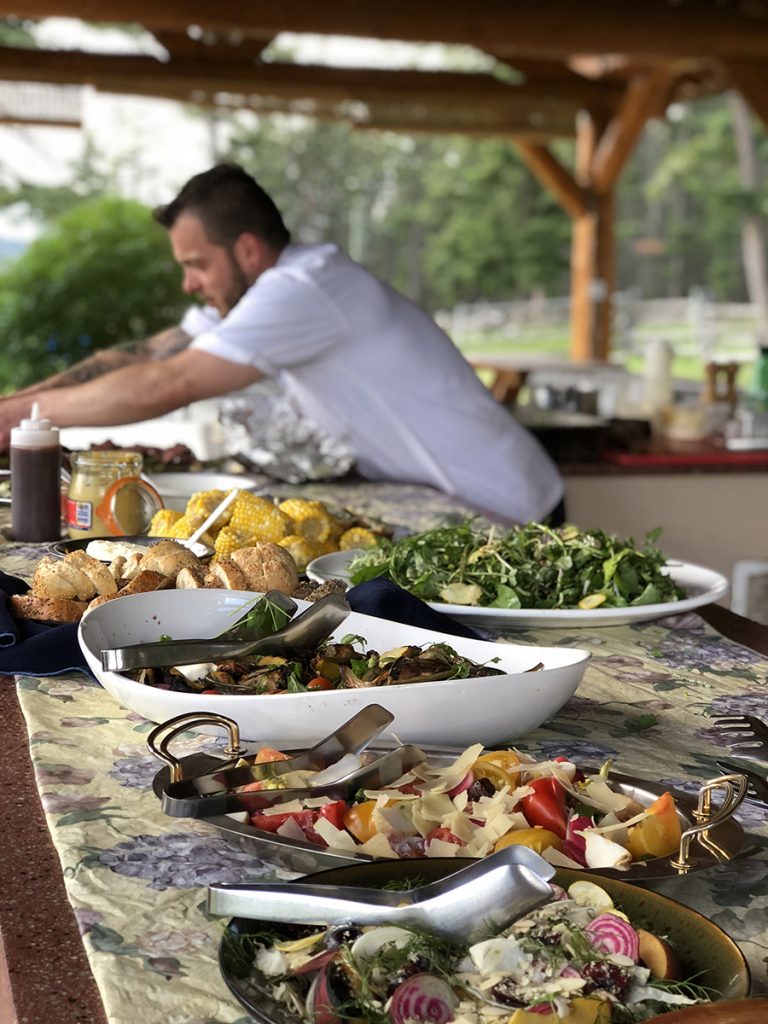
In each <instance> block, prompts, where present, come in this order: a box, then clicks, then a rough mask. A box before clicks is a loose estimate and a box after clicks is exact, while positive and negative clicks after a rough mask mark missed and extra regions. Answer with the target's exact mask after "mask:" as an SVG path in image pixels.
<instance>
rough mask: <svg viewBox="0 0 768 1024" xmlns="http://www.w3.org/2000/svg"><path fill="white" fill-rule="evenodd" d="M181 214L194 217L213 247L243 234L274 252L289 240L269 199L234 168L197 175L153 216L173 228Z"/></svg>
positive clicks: (226, 166)
mask: <svg viewBox="0 0 768 1024" xmlns="http://www.w3.org/2000/svg"><path fill="white" fill-rule="evenodd" d="M182 213H191V214H194V216H195V217H197V218H198V219H199V220H200V221H201V223H202V225H203V227H204V229H205V233H206V235H207V237H208V240H209V241H210V242H213V243H214V245H226V246H232V245H234V243H235V242H236V241H237V239H238V238H239V237H240V235H242V234H243V232H244V231H248V232H250V233H252V234H254V235H257V236H258V237H259V238H261V239H263V240H264V241H265V242H266V243H267V244H268V245H270V246H272V248H274V249H277V250H280V249H282V248H283V247H284V246H286V245H287V244H288V242H290V240H291V235H290V232H289V231H288V229H287V228H286V226H285V224H284V223H283V218H282V216H281V214H280V211H279V210H278V208H277V207H276V206H275V204H274V202H273V201H272V199H271V198H270V197H269V196H268V195H267V193H266V192H265V191H264V189H263V188H262V187H261V186H260V185H259V184H258V183H257V182H256V181H255V180H254V179H253V178H252V177H251V176H250V174H248V173H247V172H246V171H244V170H243V168H242V167H238V165H237V164H217V165H216V166H215V167H212V168H211V169H210V170H209V171H203V172H202V174H196V175H195V176H194V177H193V178H190V179H189V181H188V182H187V183H186V185H185V186H184V187H183V188H182V190H181V192H179V194H178V195H177V196H176V198H175V199H173V200H172V201H171V202H170V203H168V204H167V206H158V207H157V209H156V210H155V211H154V214H153V216H154V218H155V220H156V221H157V222H158V224H162V225H163V227H165V228H172V227H173V225H174V224H175V223H176V221H177V220H178V218H179V217H180V216H181V214H182Z"/></svg>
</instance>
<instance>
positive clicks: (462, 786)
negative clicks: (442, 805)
mask: <svg viewBox="0 0 768 1024" xmlns="http://www.w3.org/2000/svg"><path fill="white" fill-rule="evenodd" d="M474 781H475V776H474V775H473V774H472V772H467V774H466V775H465V776H464V778H463V779H462V780H461V782H460V783H459V784H458V785H457V786H454V787H453V789H449V790H448V796H449V797H450V798H451V800H453V798H454V797H455V796H458V795H459V793H463V792H464V791H465V790H467V789H469V787H470V786H471V785H472V783H473V782H474Z"/></svg>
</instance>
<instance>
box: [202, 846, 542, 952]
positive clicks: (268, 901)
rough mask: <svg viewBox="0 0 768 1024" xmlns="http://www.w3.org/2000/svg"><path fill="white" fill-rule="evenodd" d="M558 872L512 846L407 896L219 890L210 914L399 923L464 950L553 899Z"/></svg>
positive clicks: (284, 886) (296, 886)
mask: <svg viewBox="0 0 768 1024" xmlns="http://www.w3.org/2000/svg"><path fill="white" fill-rule="evenodd" d="M554 874H555V869H554V868H553V867H552V865H551V864H548V863H547V861H545V860H544V858H543V857H540V856H539V855H538V854H537V853H535V852H534V851H533V850H530V849H528V848H527V847H524V846H518V845H511V846H507V847H505V848H504V849H503V850H500V851H499V852H498V853H494V854H491V856H490V857H484V858H482V859H480V860H477V861H476V862H475V863H473V864H471V865H470V866H469V867H465V868H462V869H461V870H459V871H456V872H455V874H452V875H448V876H447V877H446V878H441V879H440V880H439V881H437V882H430V883H429V884H428V885H422V886H419V887H418V888H416V889H410V890H405V891H397V892H393V891H392V890H388V889H363V888H357V887H356V886H347V885H333V886H330V885H319V884H316V883H313V882H311V881H310V882H305V881H299V882H287V883H286V882H274V883H273V882H254V883H251V884H249V885H238V884H225V883H220V884H215V885H211V886H209V888H208V912H209V913H211V914H216V915H219V916H225V917H246V918H252V919H254V920H257V921H279V922H282V923H285V924H314V925H333V924H350V923H351V924H355V925H359V926H363V925H390V926H391V925H394V926H396V927H402V928H413V929H416V930H418V931H422V932H429V933H430V934H431V935H437V936H439V937H440V938H443V939H448V940H449V941H452V942H457V943H462V944H463V943H466V942H470V943H472V942H476V941H478V940H479V939H482V938H489V937H490V936H492V935H494V934H496V933H497V932H498V931H499V930H500V929H501V928H503V927H505V926H506V925H508V924H510V923H511V922H512V921H514V920H517V919H518V918H520V917H523V916H524V915H525V914H527V913H529V912H530V911H531V910H533V909H535V908H536V907H538V906H540V905H541V904H542V903H545V902H546V901H547V900H549V899H552V897H553V890H552V887H551V886H550V885H549V879H550V878H552V877H553V876H554Z"/></svg>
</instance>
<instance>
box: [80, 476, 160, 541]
mask: <svg viewBox="0 0 768 1024" xmlns="http://www.w3.org/2000/svg"><path fill="white" fill-rule="evenodd" d="M163 507H164V505H163V499H162V498H161V497H160V495H159V494H158V493H157V491H156V490H155V488H154V487H152V485H151V484H148V483H147V481H146V480H142V478H141V477H139V476H126V477H122V479H120V480H115V482H114V483H113V484H111V485H110V486H109V487H108V488H107V491H106V493H105V495H104V497H103V499H102V501H101V503H100V504H99V505H98V507H97V508H96V515H97V516H99V518H100V519H101V520H102V521H103V522H104V524H105V525H106V527H107V529H108V530H109V532H110V534H111V535H112V536H113V537H135V536H137V535H138V534H141V533H145V532H146V530H147V528H148V527H149V524H150V523H151V522H152V517H153V516H154V514H155V513H156V512H159V510H160V509H161V508H163Z"/></svg>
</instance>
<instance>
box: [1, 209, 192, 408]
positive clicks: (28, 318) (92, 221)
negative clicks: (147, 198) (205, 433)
mask: <svg viewBox="0 0 768 1024" xmlns="http://www.w3.org/2000/svg"><path fill="white" fill-rule="evenodd" d="M186 305H188V300H186V299H185V298H184V296H183V294H182V292H181V288H180V272H179V270H178V268H177V267H176V265H175V264H174V262H173V259H172V256H171V251H170V247H169V245H168V239H167V237H166V234H165V231H164V230H163V229H162V228H161V227H160V226H159V225H158V224H155V222H154V221H153V220H152V218H151V215H150V212H149V210H148V209H147V208H146V207H145V206H143V205H142V204H140V203H137V202H134V201H132V200H125V199H118V198H115V197H102V198H97V199H92V200H88V201H86V202H83V203H81V204H80V205H78V206H76V207H73V208H72V209H71V210H69V211H68V212H67V213H65V214H63V215H62V216H61V217H59V218H58V219H56V220H55V221H54V222H52V224H51V225H50V228H49V230H48V231H47V232H46V233H45V234H44V235H43V236H42V237H41V238H39V239H38V240H37V241H36V242H34V243H33V244H32V245H31V246H30V247H29V248H28V249H27V250H26V251H25V252H24V254H23V255H22V256H21V257H20V258H19V259H18V260H17V261H16V262H15V263H13V264H12V265H11V266H10V267H9V268H8V269H7V270H6V271H5V273H3V274H2V275H0V336H1V337H2V338H3V346H2V351H1V352H0V388H2V389H3V390H6V391H7V390H9V389H12V388H18V387H21V386H23V385H26V384H29V383H31V382H33V381H35V380H39V379H40V378H41V377H43V376H47V375H48V374H51V373H56V372H58V371H60V370H62V369H64V368H66V367H67V366H69V365H71V364H72V363H73V362H76V361H77V360H78V359H81V358H83V356H86V355H88V354H89V353H90V352H91V351H92V350H94V349H96V348H103V347H106V346H108V345H112V344H115V343H119V342H122V341H130V340H136V339H138V338H142V337H146V336H147V335H149V334H152V333H153V332H155V331H158V330H161V329H163V328H164V327H167V326H169V325H170V324H172V323H174V322H178V318H179V316H180V313H181V312H182V310H183V309H184V308H185V306H186Z"/></svg>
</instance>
